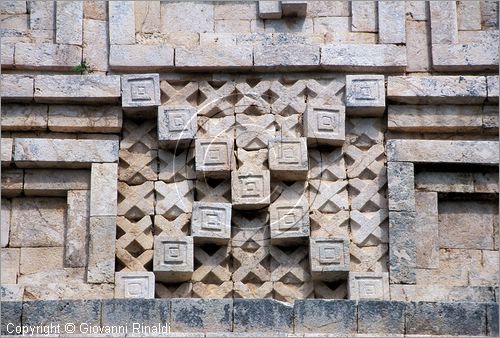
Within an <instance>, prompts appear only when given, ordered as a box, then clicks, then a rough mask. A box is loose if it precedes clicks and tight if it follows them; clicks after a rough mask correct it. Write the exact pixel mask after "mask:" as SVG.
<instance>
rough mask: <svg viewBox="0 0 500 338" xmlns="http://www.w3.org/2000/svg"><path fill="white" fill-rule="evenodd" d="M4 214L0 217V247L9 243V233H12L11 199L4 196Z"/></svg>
mask: <svg viewBox="0 0 500 338" xmlns="http://www.w3.org/2000/svg"><path fill="white" fill-rule="evenodd" d="M1 204H2V214H1V217H0V221H1V228H0V240H1V243H0V247H2V248H5V247H6V246H7V244H9V233H10V214H11V207H10V200H7V199H4V198H2V203H1Z"/></svg>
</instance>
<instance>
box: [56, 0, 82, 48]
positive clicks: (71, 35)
mask: <svg viewBox="0 0 500 338" xmlns="http://www.w3.org/2000/svg"><path fill="white" fill-rule="evenodd" d="M82 38H83V2H80V1H63V2H56V43H60V44H68V45H81V44H82Z"/></svg>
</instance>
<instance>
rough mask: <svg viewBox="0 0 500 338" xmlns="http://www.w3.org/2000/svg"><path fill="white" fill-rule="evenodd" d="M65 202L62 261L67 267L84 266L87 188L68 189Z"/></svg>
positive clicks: (87, 220)
mask: <svg viewBox="0 0 500 338" xmlns="http://www.w3.org/2000/svg"><path fill="white" fill-rule="evenodd" d="M67 203H68V212H67V224H66V234H65V235H66V239H65V246H66V251H65V254H64V263H65V266H68V267H74V268H76V267H85V264H86V263H87V248H88V246H87V243H88V227H89V217H90V192H89V191H88V190H69V191H68V200H67Z"/></svg>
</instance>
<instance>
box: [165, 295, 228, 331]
mask: <svg viewBox="0 0 500 338" xmlns="http://www.w3.org/2000/svg"><path fill="white" fill-rule="evenodd" d="M170 304H171V305H170V306H171V316H172V319H171V323H170V330H171V332H231V331H232V324H233V300H232V299H172V300H171V301H170Z"/></svg>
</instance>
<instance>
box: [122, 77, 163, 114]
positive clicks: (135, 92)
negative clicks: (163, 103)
mask: <svg viewBox="0 0 500 338" xmlns="http://www.w3.org/2000/svg"><path fill="white" fill-rule="evenodd" d="M121 90H122V92H121V94H122V107H124V108H146V107H155V106H158V105H160V78H159V75H158V74H140V75H122V78H121Z"/></svg>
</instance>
